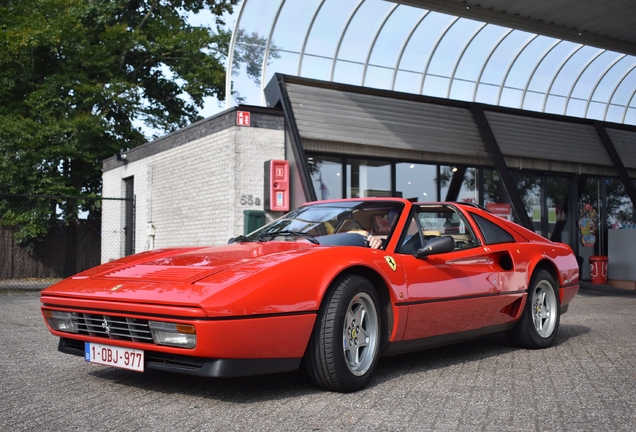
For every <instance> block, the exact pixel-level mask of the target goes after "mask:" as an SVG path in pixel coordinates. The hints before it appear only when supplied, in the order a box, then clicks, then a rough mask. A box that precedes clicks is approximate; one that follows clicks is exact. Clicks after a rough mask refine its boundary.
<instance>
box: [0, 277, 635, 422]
mask: <svg viewBox="0 0 636 432" xmlns="http://www.w3.org/2000/svg"><path fill="white" fill-rule="evenodd" d="M635 334H636V291H625V290H620V289H615V288H611V287H609V286H605V285H602V286H594V285H591V284H587V283H584V284H583V287H582V289H581V292H580V293H579V294H578V295H577V297H576V298H575V299H574V300H573V302H572V304H571V306H570V309H569V311H568V313H566V314H564V315H563V316H562V319H561V327H560V329H559V333H558V337H557V340H556V343H555V345H554V346H552V347H550V348H548V349H545V350H537V351H530V350H524V349H518V348H513V347H511V346H510V345H509V344H508V343H507V341H506V339H505V338H504V337H503V336H502V335H493V336H488V337H484V338H481V339H476V340H473V341H469V342H464V343H460V344H456V345H452V346H447V347H442V348H436V349H431V350H425V351H421V352H417V353H411V354H406V355H400V356H396V357H390V358H385V359H382V361H381V363H380V364H379V367H378V369H377V371H376V373H375V375H374V378H373V379H372V381H371V383H370V386H369V387H368V388H367V389H365V390H362V391H359V392H357V393H353V394H339V393H330V392H325V391H322V390H319V389H317V388H315V387H314V386H313V385H312V384H311V382H310V381H309V379H308V378H307V377H306V376H305V374H304V373H302V372H301V371H297V372H292V373H283V374H276V375H268V376H258V377H250V378H239V379H204V378H197V377H189V376H183V375H177V374H169V373H160V372H156V371H149V372H146V373H143V374H141V373H136V372H130V371H125V370H120V369H113V368H109V367H105V366H99V365H93V364H87V363H85V362H84V361H83V359H82V358H81V357H74V356H69V355H65V354H61V353H59V352H57V338H55V337H53V336H52V335H50V334H49V332H48V331H47V330H46V327H45V325H44V322H43V320H42V317H41V315H40V312H39V293H38V292H37V291H29V290H4V291H0V398H1V400H2V403H1V404H0V431H22V430H42V431H46V430H49V431H68V430H100V431H102V430H103V431H126V432H129V431H131V430H134V431H162V430H171V431H172V430H177V431H181V430H184V431H190V430H194V431H217V430H218V431H234V430H237V431H238V430H241V431H250V430H259V431H260V430H263V431H265V430H275V431H286V430H289V431H368V430H378V431H416V430H417V431H420V430H439V431H442V430H443V431H449V430H451V431H452V430H459V431H559V430H562V431H634V430H636V338H635Z"/></svg>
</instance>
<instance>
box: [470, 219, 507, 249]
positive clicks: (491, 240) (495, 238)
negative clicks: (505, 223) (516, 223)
mask: <svg viewBox="0 0 636 432" xmlns="http://www.w3.org/2000/svg"><path fill="white" fill-rule="evenodd" d="M471 215H472V216H473V219H475V222H476V223H477V226H479V229H480V230H481V233H482V234H483V235H484V240H485V242H486V244H497V243H513V242H514V241H515V238H514V237H513V236H512V234H510V233H509V232H508V231H506V230H505V229H503V228H501V227H500V226H498V225H496V224H494V223H493V222H490V221H489V220H488V219H486V218H483V217H481V216H479V215H476V214H474V213H471Z"/></svg>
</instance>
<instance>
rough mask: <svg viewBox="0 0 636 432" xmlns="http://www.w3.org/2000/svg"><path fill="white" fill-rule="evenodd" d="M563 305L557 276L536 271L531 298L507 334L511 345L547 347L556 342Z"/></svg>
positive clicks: (533, 277) (530, 291)
mask: <svg viewBox="0 0 636 432" xmlns="http://www.w3.org/2000/svg"><path fill="white" fill-rule="evenodd" d="M559 318H560V305H559V297H558V292H557V286H556V283H555V282H554V278H553V277H552V275H550V273H548V272H547V271H546V270H537V271H536V272H535V274H534V275H533V276H532V279H531V280H530V287H529V289H528V298H527V299H526V306H525V308H524V310H523V313H522V315H521V318H519V321H517V324H516V325H515V327H514V328H513V329H512V330H509V331H508V332H506V336H507V337H508V339H509V340H510V342H512V344H514V345H516V346H520V347H525V348H546V347H548V346H550V345H552V343H553V342H554V339H555V338H556V334H557V330H558V328H559Z"/></svg>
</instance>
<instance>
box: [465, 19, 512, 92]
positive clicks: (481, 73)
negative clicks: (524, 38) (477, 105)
mask: <svg viewBox="0 0 636 432" xmlns="http://www.w3.org/2000/svg"><path fill="white" fill-rule="evenodd" d="M512 31H513V29H511V28H509V29H508V31H507V32H505V33H503V34H502V35H501V36H499V40H498V41H497V42H496V43H495V45H494V46H493V47H492V49H491V50H490V53H489V54H488V57H486V59H485V60H484V64H483V65H482V66H481V69H480V70H479V74H478V75H477V80H476V81H475V89H474V90H473V98H472V99H471V100H472V101H473V102H475V98H476V97H477V88H478V87H479V82H480V81H481V77H482V75H483V74H484V71H485V70H486V66H487V65H488V62H489V61H490V59H491V58H492V56H493V54H494V53H495V51H497V49H498V48H499V45H501V43H502V42H503V41H504V40H505V39H506V38H507V37H508V35H509V34H510V33H512Z"/></svg>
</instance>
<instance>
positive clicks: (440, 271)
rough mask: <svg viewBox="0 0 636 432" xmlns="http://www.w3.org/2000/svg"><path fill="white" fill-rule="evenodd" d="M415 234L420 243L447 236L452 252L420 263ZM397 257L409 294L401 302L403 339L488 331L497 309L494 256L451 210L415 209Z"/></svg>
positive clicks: (497, 289)
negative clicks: (404, 321) (404, 322)
mask: <svg viewBox="0 0 636 432" xmlns="http://www.w3.org/2000/svg"><path fill="white" fill-rule="evenodd" d="M420 234H421V235H420ZM417 235H420V239H421V244H426V243H427V242H428V241H429V240H430V238H435V237H439V236H444V235H446V236H451V237H453V239H454V244H455V249H454V250H451V251H447V252H443V253H438V254H432V255H428V256H425V257H421V258H418V257H417V256H415V252H414V247H413V244H415V245H416V246H417V240H414V238H415V237H414V236H417ZM416 248H417V247H416ZM397 253H398V256H399V258H400V261H401V263H402V265H403V267H404V272H405V278H406V284H407V294H408V295H407V299H406V300H405V301H403V302H402V303H401V305H402V306H406V307H407V308H408V320H407V325H406V328H405V332H404V336H403V340H410V339H420V338H426V337H431V336H438V335H443V334H450V333H461V332H468V331H473V330H476V329H479V328H482V327H485V326H487V325H488V324H489V323H490V322H492V316H493V314H495V313H497V310H499V309H501V302H500V301H499V300H498V294H499V285H498V284H499V270H500V269H498V268H497V266H496V265H494V264H495V257H494V256H493V253H492V251H491V250H490V249H489V248H488V247H485V246H483V245H481V241H479V240H478V238H477V237H476V236H475V234H474V230H473V228H472V227H471V226H470V225H469V224H468V223H467V221H466V219H465V218H464V217H463V215H462V214H461V213H459V212H458V211H457V209H455V208H453V207H452V206H439V205H438V206H421V207H420V208H416V212H414V214H413V215H412V216H411V220H410V221H409V224H408V225H407V229H406V232H405V234H404V236H403V239H402V242H401V246H400V247H399V248H398V250H397Z"/></svg>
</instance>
